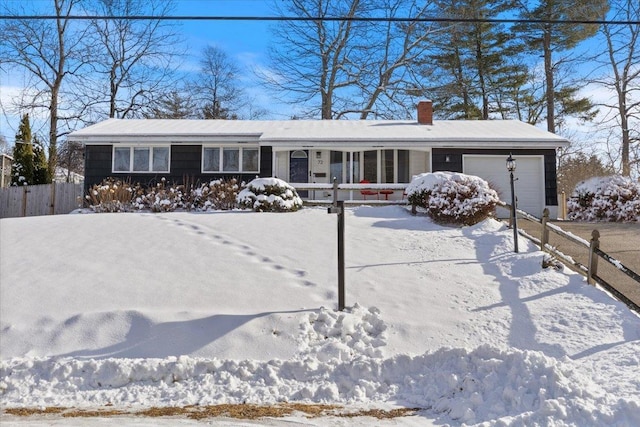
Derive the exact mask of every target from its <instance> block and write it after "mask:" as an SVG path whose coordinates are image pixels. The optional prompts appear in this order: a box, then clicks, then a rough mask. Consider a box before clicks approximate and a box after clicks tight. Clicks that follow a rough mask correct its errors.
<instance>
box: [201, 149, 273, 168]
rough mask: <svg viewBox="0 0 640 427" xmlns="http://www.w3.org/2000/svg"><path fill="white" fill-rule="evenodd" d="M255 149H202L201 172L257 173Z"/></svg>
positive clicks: (256, 150) (258, 165) (258, 161)
mask: <svg viewBox="0 0 640 427" xmlns="http://www.w3.org/2000/svg"><path fill="white" fill-rule="evenodd" d="M259 170H260V151H259V149H258V148H257V147H243V148H236V147H203V148H202V172H259Z"/></svg>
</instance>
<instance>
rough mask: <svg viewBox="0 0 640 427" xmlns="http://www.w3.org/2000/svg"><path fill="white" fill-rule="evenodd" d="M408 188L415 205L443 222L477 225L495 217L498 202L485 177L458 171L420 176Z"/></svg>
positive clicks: (409, 196)
mask: <svg viewBox="0 0 640 427" xmlns="http://www.w3.org/2000/svg"><path fill="white" fill-rule="evenodd" d="M406 191H407V197H408V200H409V202H410V203H411V204H412V205H416V206H420V207H422V208H423V209H425V210H426V211H427V213H428V215H429V216H430V217H431V218H433V219H434V221H436V222H439V223H443V224H459V225H473V224H476V223H478V222H480V221H482V220H484V219H486V218H488V217H490V216H492V215H493V213H494V211H495V207H496V204H497V203H498V201H499V198H498V193H497V192H496V191H495V190H493V189H492V188H490V187H489V184H488V183H487V182H486V181H485V180H483V179H481V178H479V177H477V176H473V175H465V174H462V173H457V172H433V173H423V174H420V175H417V176H415V177H414V178H413V180H412V181H411V183H410V184H409V186H408V187H407V190H406Z"/></svg>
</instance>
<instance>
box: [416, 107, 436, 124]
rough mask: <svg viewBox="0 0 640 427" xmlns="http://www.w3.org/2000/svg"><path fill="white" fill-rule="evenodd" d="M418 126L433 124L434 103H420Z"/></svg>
mask: <svg viewBox="0 0 640 427" xmlns="http://www.w3.org/2000/svg"><path fill="white" fill-rule="evenodd" d="M418 124H421V125H432V124H433V103H432V102H431V101H420V102H418Z"/></svg>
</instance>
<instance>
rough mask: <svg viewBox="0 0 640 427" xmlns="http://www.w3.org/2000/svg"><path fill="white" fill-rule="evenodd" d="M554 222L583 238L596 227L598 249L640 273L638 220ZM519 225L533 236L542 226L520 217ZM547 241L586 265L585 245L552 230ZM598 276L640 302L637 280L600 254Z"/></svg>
mask: <svg viewBox="0 0 640 427" xmlns="http://www.w3.org/2000/svg"><path fill="white" fill-rule="evenodd" d="M553 224H555V225H557V226H558V227H560V228H562V229H563V230H564V231H566V232H568V233H571V234H574V235H576V236H578V237H581V238H582V239H584V240H586V241H590V240H591V232H592V231H593V230H598V231H599V232H600V250H602V251H603V252H606V253H607V254H609V255H610V256H611V257H613V258H615V259H617V260H619V261H620V262H621V263H622V264H624V266H625V267H627V268H629V269H631V270H633V271H634V272H636V273H638V274H640V224H638V223H611V222H574V221H553ZM518 227H519V228H522V229H523V230H524V231H526V232H527V233H528V234H530V235H532V236H534V237H536V238H540V236H541V228H542V226H541V225H540V224H536V223H533V222H531V221H527V220H524V219H519V220H518ZM549 244H550V245H551V246H554V247H555V248H556V249H557V250H558V251H560V252H562V253H564V254H566V255H569V256H571V257H572V258H573V259H574V260H576V261H578V262H579V263H581V264H583V265H585V266H586V265H588V258H589V252H588V250H587V249H586V248H584V247H582V246H580V245H577V244H575V243H573V242H571V241H569V240H567V239H565V238H563V237H560V236H558V235H557V234H556V233H553V232H550V233H549ZM598 276H600V277H602V278H603V279H605V280H606V281H607V282H608V283H610V284H611V286H613V287H614V288H616V289H617V290H618V291H620V292H622V293H623V294H624V295H625V296H626V297H627V298H629V299H630V300H631V301H633V302H634V303H636V304H637V305H640V283H638V282H636V281H635V280H633V279H631V278H630V277H629V276H627V275H626V274H624V273H622V272H620V270H618V269H617V268H615V267H613V266H612V265H611V264H609V263H608V262H607V261H605V260H603V259H602V258H600V260H599V262H598Z"/></svg>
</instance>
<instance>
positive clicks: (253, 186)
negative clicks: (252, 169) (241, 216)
mask: <svg viewBox="0 0 640 427" xmlns="http://www.w3.org/2000/svg"><path fill="white" fill-rule="evenodd" d="M237 201H238V205H239V206H240V207H241V208H243V209H252V210H254V211H256V212H287V211H291V212H293V211H297V210H298V209H300V208H301V207H302V199H301V198H300V196H298V193H297V192H296V189H295V188H293V187H292V186H290V185H289V184H288V183H286V182H285V181H283V180H281V179H278V178H256V179H254V180H253V181H251V182H250V183H249V184H247V186H246V188H244V189H243V190H242V191H240V193H239V194H238V197H237Z"/></svg>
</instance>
